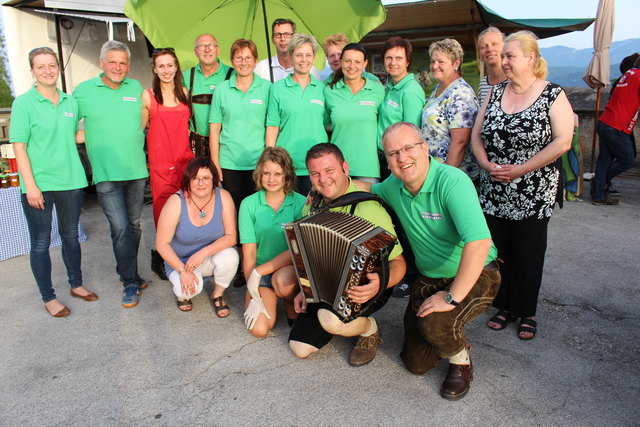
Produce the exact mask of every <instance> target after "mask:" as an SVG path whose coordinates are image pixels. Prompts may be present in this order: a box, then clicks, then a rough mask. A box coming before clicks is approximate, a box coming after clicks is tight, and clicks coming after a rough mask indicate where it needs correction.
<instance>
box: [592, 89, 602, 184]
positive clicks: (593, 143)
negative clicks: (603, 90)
mask: <svg viewBox="0 0 640 427" xmlns="http://www.w3.org/2000/svg"><path fill="white" fill-rule="evenodd" d="M599 113H600V87H598V90H597V94H596V117H595V119H594V120H593V138H592V139H591V169H590V172H591V173H593V167H594V163H593V159H594V158H595V153H596V139H597V137H598V132H596V126H598V115H599Z"/></svg>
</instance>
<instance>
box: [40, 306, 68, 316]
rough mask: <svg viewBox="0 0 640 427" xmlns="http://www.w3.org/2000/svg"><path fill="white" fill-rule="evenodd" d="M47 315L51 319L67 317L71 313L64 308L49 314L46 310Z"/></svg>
mask: <svg viewBox="0 0 640 427" xmlns="http://www.w3.org/2000/svg"><path fill="white" fill-rule="evenodd" d="M44 309H45V310H47V307H45V308H44ZM47 313H49V314H50V315H52V316H53V317H67V316H68V315H69V314H70V313H71V310H69V307H67V306H64V307H62V308H61V309H60V311H58V312H57V313H51V312H50V311H49V310H47Z"/></svg>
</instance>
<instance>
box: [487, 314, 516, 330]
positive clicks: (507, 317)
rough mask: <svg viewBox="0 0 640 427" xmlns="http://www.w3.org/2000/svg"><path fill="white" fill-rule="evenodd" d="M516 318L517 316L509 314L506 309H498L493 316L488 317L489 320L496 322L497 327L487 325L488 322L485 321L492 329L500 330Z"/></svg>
mask: <svg viewBox="0 0 640 427" xmlns="http://www.w3.org/2000/svg"><path fill="white" fill-rule="evenodd" d="M516 319H517V317H513V316H511V314H510V313H509V312H508V311H506V310H499V311H498V312H497V313H496V315H495V316H493V317H492V318H491V319H489V322H493V323H496V324H498V325H499V326H498V327H497V328H494V327H492V326H489V322H487V327H488V328H489V329H493V330H494V331H501V330H503V329H504V328H506V327H507V325H508V324H509V323H511V322H513V321H514V320H516Z"/></svg>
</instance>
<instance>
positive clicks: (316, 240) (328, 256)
mask: <svg viewBox="0 0 640 427" xmlns="http://www.w3.org/2000/svg"><path fill="white" fill-rule="evenodd" d="M285 233H286V237H287V244H288V245H289V250H290V252H291V254H292V256H293V264H294V267H295V270H296V275H297V276H298V281H299V283H300V288H301V289H302V291H303V292H304V293H305V295H306V296H307V302H321V301H322V302H326V303H328V304H330V305H331V306H332V307H333V309H334V310H335V311H336V312H337V313H338V315H339V316H340V317H341V320H342V321H343V322H345V323H346V322H349V321H351V320H353V319H355V318H356V317H358V316H359V315H360V313H361V312H362V311H364V310H365V309H366V308H367V307H368V306H369V305H370V304H371V303H372V302H373V301H375V300H376V299H377V298H378V297H379V296H380V295H381V294H382V293H383V292H384V291H385V289H386V287H387V284H388V281H389V254H390V253H391V250H392V249H393V247H394V246H395V244H396V242H397V239H396V237H395V236H394V235H393V234H391V233H389V232H388V231H386V230H384V229H383V228H382V227H377V226H375V225H373V224H372V223H370V222H369V221H366V220H364V219H362V218H360V217H357V216H353V215H349V214H346V213H342V212H328V211H325V212H321V213H318V214H315V215H312V216H309V217H305V218H302V219H300V220H298V221H296V222H293V223H290V224H287V225H286V226H285ZM370 272H377V273H378V274H379V275H380V290H379V292H378V294H377V295H376V297H374V298H372V299H370V300H369V301H367V302H366V303H364V304H358V303H354V302H353V301H351V299H350V298H349V297H348V295H347V291H348V290H349V288H351V287H352V286H359V285H362V284H366V283H368V282H369V280H368V279H367V273H370Z"/></svg>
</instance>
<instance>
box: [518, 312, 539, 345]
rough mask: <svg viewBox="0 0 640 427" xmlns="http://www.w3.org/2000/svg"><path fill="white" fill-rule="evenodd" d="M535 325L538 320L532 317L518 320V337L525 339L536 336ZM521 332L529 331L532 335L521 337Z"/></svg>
mask: <svg viewBox="0 0 640 427" xmlns="http://www.w3.org/2000/svg"><path fill="white" fill-rule="evenodd" d="M537 326H538V322H536V321H535V320H534V319H527V318H524V317H523V318H522V320H521V321H520V326H518V338H520V339H521V340H525V341H527V340H532V339H534V338H535V336H536V332H538V329H537V328H536V327H537ZM523 332H529V333H531V334H532V335H531V336H530V337H523V336H522V333H523Z"/></svg>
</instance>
